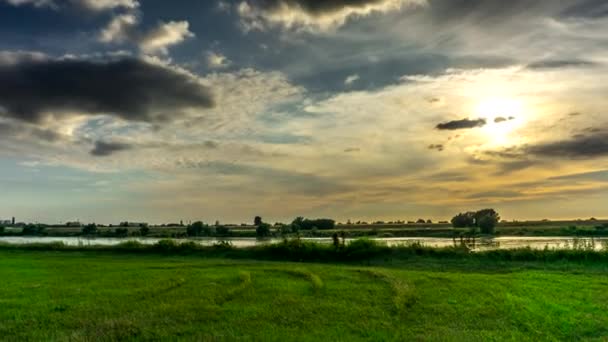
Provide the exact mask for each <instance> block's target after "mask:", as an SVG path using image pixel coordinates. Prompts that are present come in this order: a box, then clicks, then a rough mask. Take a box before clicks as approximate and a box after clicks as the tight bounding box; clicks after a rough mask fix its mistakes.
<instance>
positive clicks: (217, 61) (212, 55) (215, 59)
mask: <svg viewBox="0 0 608 342" xmlns="http://www.w3.org/2000/svg"><path fill="white" fill-rule="evenodd" d="M206 58H207V66H208V67H209V68H211V69H222V68H226V67H227V66H229V65H230V64H231V63H232V62H231V61H230V60H229V59H228V58H227V57H226V56H224V55H222V54H221V53H217V52H213V51H209V52H207V54H206Z"/></svg>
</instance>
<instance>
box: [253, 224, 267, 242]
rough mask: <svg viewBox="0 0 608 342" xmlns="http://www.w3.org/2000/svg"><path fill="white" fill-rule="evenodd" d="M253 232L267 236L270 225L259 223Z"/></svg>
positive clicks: (258, 235)
mask: <svg viewBox="0 0 608 342" xmlns="http://www.w3.org/2000/svg"><path fill="white" fill-rule="evenodd" d="M255 234H256V236H257V237H261V238H263V237H269V236H270V225H269V224H268V223H261V224H260V225H259V226H257V228H256V229H255Z"/></svg>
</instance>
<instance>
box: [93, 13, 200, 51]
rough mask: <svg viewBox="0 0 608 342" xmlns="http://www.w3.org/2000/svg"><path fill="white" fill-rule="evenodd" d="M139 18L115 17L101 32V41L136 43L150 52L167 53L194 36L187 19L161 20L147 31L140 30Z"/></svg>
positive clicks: (123, 15)
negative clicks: (170, 48)
mask: <svg viewBox="0 0 608 342" xmlns="http://www.w3.org/2000/svg"><path fill="white" fill-rule="evenodd" d="M139 22H140V21H139V18H138V17H137V16H136V15H134V14H130V13H129V14H122V15H118V16H116V17H114V18H113V19H112V20H111V21H110V23H108V25H107V26H106V27H105V28H103V29H102V30H101V32H100V33H99V37H98V39H99V41H101V42H104V43H116V44H124V43H128V42H130V43H134V44H136V45H137V46H138V47H139V48H140V49H141V50H142V51H143V52H145V53H149V54H155V53H160V54H167V53H168V48H169V47H171V46H173V45H176V44H179V43H181V42H183V41H185V40H186V39H188V38H192V37H194V36H195V35H194V33H192V32H190V30H189V26H190V25H189V23H188V22H187V21H170V22H167V23H165V22H160V23H159V24H158V26H156V27H155V28H152V29H151V30H149V31H147V32H141V31H139V30H138V28H137V26H138V25H139Z"/></svg>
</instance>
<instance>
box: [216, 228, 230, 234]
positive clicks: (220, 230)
mask: <svg viewBox="0 0 608 342" xmlns="http://www.w3.org/2000/svg"><path fill="white" fill-rule="evenodd" d="M215 234H216V235H218V236H229V235H230V228H228V227H226V226H217V227H215Z"/></svg>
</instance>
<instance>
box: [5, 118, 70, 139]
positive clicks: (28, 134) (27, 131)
mask: <svg viewBox="0 0 608 342" xmlns="http://www.w3.org/2000/svg"><path fill="white" fill-rule="evenodd" d="M0 136H2V137H17V138H26V139H28V138H29V139H34V140H42V141H45V142H47V143H53V142H58V141H61V140H63V139H64V136H63V135H62V134H60V133H58V132H56V131H53V130H51V129H46V128H39V127H35V126H33V125H29V124H22V123H18V122H14V121H7V122H0Z"/></svg>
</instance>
